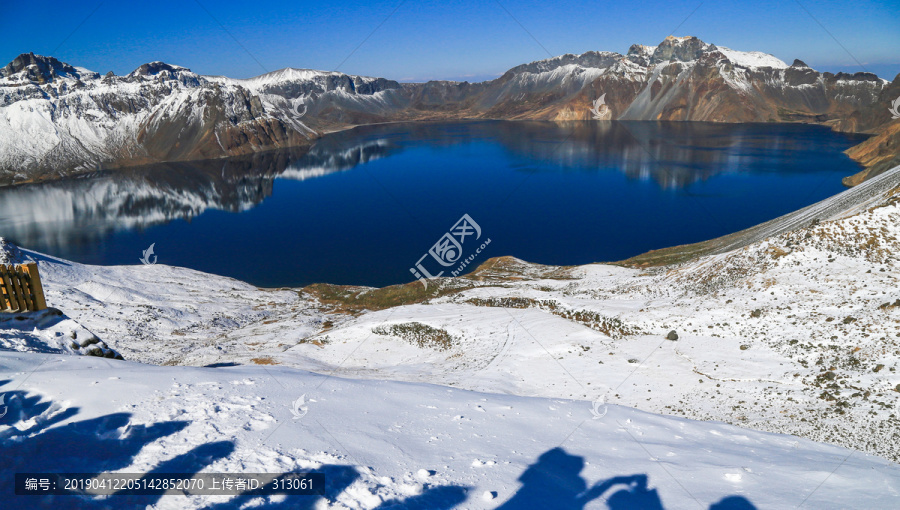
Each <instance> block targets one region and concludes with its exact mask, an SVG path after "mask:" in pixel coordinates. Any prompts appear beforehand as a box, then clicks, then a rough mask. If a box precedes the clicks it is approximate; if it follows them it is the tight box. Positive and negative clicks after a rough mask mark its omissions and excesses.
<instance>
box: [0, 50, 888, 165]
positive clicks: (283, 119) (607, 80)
mask: <svg viewBox="0 0 900 510" xmlns="http://www.w3.org/2000/svg"><path fill="white" fill-rule="evenodd" d="M898 95H900V82H898V80H897V79H896V78H895V80H894V82H893V83H890V82H888V81H886V80H883V79H880V78H878V77H877V76H875V75H873V74H869V73H856V74H852V75H850V74H844V73H838V74H831V73H819V72H817V71H815V70H813V69H811V68H809V67H808V66H806V65H805V64H804V63H803V62H801V61H799V60H796V61H794V63H793V64H791V65H787V64H786V63H785V62H782V61H781V60H779V59H777V58H775V57H773V56H771V55H766V54H763V53H759V52H742V51H736V50H732V49H729V48H725V47H718V46H716V45H713V44H708V43H705V42H703V41H701V40H699V39H697V38H695V37H681V38H676V37H668V38H666V40H664V41H662V42H661V43H660V44H658V45H656V46H643V45H633V46H632V47H631V48H630V49H629V51H628V52H627V53H626V54H625V55H622V54H619V53H614V52H587V53H583V54H581V55H562V56H559V57H554V58H551V59H546V60H541V61H537V62H532V63H530V64H524V65H521V66H517V67H515V68H513V69H510V70H509V71H507V72H506V73H505V74H504V75H503V76H501V77H500V78H498V79H496V80H492V81H487V82H482V83H468V82H445V81H440V82H428V83H414V84H400V83H398V82H396V81H392V80H387V79H384V78H370V77H361V76H352V75H346V74H343V73H337V72H324V71H312V70H306V69H291V68H288V69H282V70H279V71H275V72H272V73H268V74H265V75H262V76H258V77H255V78H251V79H247V80H236V79H230V78H226V77H219V76H201V75H198V74H196V73H193V72H191V71H190V70H189V69H187V68H184V67H179V66H174V65H170V64H165V63H162V62H152V63H149V64H144V65H142V66H140V67H139V68H137V69H136V70H135V71H133V72H132V73H130V74H128V75H127V76H114V75H112V74H107V75H106V76H100V75H99V74H98V73H95V72H92V71H88V70H86V69H82V68H78V67H74V66H71V65H69V64H65V63H62V62H60V61H58V60H57V59H55V58H53V57H44V56H38V55H34V54H23V55H20V56H19V57H17V58H16V59H15V60H13V61H12V62H11V63H9V64H8V65H7V66H6V67H4V68H2V69H0V144H2V148H3V150H2V151H0V183H11V182H21V181H27V180H31V179H43V178H52V177H57V176H60V175H67V174H71V173H77V172H84V171H90V170H93V169H96V168H97V167H98V166H99V167H124V166H134V165H140V164H144V163H153V162H161V161H180V160H197V159H208V158H220V157H225V156H234V155H241V154H248V153H253V152H258V151H264V150H268V149H274V148H280V147H291V146H299V147H305V146H309V145H310V144H311V142H312V141H314V140H315V139H317V138H318V137H319V136H320V135H322V134H324V133H327V132H331V131H335V130H340V129H345V128H347V127H351V126H355V125H361V124H369V123H375V122H387V121H399V120H425V119H435V120H437V119H461V118H467V119H484V118H492V119H536V120H555V121H562V120H587V119H591V118H593V114H592V113H591V112H590V111H589V109H590V108H591V107H592V106H593V104H594V101H596V100H598V99H599V98H601V97H602V98H603V101H604V103H605V104H604V105H601V106H598V110H597V111H598V113H599V114H600V115H599V117H600V118H605V119H637V120H694V121H716V122H815V123H823V124H827V125H829V126H832V127H833V128H834V129H839V130H845V131H858V132H880V130H883V129H886V127H885V126H889V125H891V124H890V122H891V118H890V114H889V111H888V107H889V105H890V101H891V100H893V99H894V97H895V96H898ZM891 139H892V138H891ZM891 139H887V140H886V141H885V142H884V143H880V144H879V145H878V146H877V147H876V148H875V149H867V150H866V151H865V153H864V154H860V155H859V158H860V159H861V160H863V161H864V162H865V163H866V164H867V165H869V164H870V163H871V165H870V166H878V169H877V170H878V171H881V170H883V169H884V168H886V167H887V165H889V164H890V162H891V161H893V160H894V159H893V158H894V157H895V156H896V148H895V145H892V144H891V143H890V140H891ZM885 148H886V149H885ZM878 150H881V151H882V152H884V150H886V151H887V155H886V156H885V155H884V154H883V153H882V152H878ZM873 151H875V152H878V156H877V157H871V156H870V154H872V152H873ZM875 174H877V172H875ZM873 175H874V174H873Z"/></svg>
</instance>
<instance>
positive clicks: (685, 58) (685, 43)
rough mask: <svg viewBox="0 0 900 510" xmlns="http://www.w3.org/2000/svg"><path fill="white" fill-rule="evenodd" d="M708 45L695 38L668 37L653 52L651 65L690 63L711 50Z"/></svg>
mask: <svg viewBox="0 0 900 510" xmlns="http://www.w3.org/2000/svg"><path fill="white" fill-rule="evenodd" d="M710 46H712V45H710V44H707V43H705V42H703V41H701V40H700V39H698V38H696V37H694V36H691V35H689V36H685V37H674V36H671V35H670V36H668V37H666V38H665V40H663V42H661V43H659V46H657V47H656V48H655V49H654V50H653V55H652V57H651V58H650V63H651V64H657V63H660V62H673V61H674V62H690V61H692V60H696V59H697V58H699V57H700V55H701V54H702V53H703V52H704V51H706V50H707V49H709V48H710Z"/></svg>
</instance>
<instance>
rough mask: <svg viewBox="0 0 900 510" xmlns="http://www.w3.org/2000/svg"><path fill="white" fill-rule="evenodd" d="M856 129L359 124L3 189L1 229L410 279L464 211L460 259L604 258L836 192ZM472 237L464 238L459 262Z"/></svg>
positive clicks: (332, 276)
mask: <svg viewBox="0 0 900 510" xmlns="http://www.w3.org/2000/svg"><path fill="white" fill-rule="evenodd" d="M863 139H864V137H863V136H860V135H847V134H841V133H834V132H832V131H830V130H828V129H826V128H823V127H819V126H806V125H790V124H713V123H681V122H637V121H635V122H631V121H627V122H571V123H562V124H556V123H550V122H508V121H486V122H456V123H403V124H389V125H379V126H368V127H363V128H357V129H354V130H350V131H346V132H342V133H336V134H333V135H329V136H326V137H325V138H323V139H321V140H320V141H319V142H317V144H316V145H315V146H314V147H313V148H312V149H311V150H310V151H309V152H308V153H306V154H300V153H297V152H296V151H281V152H272V153H265V154H257V155H254V156H250V157H242V158H232V159H227V160H212V161H203V162H192V163H171V164H163V165H155V166H151V167H143V168H137V169H128V170H120V171H106V172H98V173H96V174H91V175H88V176H82V177H79V178H72V179H65V180H60V181H54V182H47V183H39V184H30V185H22V186H16V187H9V188H0V236H5V237H8V238H11V239H13V240H14V241H16V242H17V243H19V244H21V245H23V246H26V247H28V248H31V249H35V250H37V251H42V252H45V253H50V254H52V255H57V256H61V257H64V258H68V259H71V260H75V261H78V262H84V263H90V264H104V265H109V264H140V261H139V258H140V257H141V255H142V250H145V249H146V248H147V247H148V246H149V245H150V244H151V243H155V246H154V251H155V253H156V255H157V256H158V259H157V260H158V262H159V263H163V264H170V265H177V266H185V267H190V268H194V269H198V270H201V271H206V272H210V273H216V274H221V275H227V276H232V277H235V278H238V279H241V280H245V281H248V282H251V283H254V284H257V285H260V286H267V287H277V286H300V285H305V284H309V283H313V282H329V283H340V284H357V285H374V286H383V285H388V284H394V283H403V282H409V281H412V280H413V279H414V277H413V275H412V274H411V273H410V267H411V266H413V265H414V264H415V263H416V262H417V261H419V260H420V258H421V257H422V256H423V255H425V254H426V253H428V250H429V248H431V247H432V246H433V245H434V244H435V243H436V242H437V241H438V240H439V239H440V238H441V237H442V236H443V235H444V234H445V233H446V232H447V231H448V229H450V227H451V226H452V225H453V224H454V223H455V222H456V221H457V220H458V219H460V217H461V216H462V215H463V214H468V215H470V217H471V218H472V219H473V220H474V221H475V222H476V223H477V224H478V226H479V227H480V228H481V235H482V238H481V239H480V240H479V241H478V243H482V242H483V241H485V240H486V239H490V240H491V243H490V244H489V245H488V246H486V248H485V249H484V251H483V252H482V253H480V254H479V255H478V257H477V259H476V260H474V261H473V262H472V263H471V265H470V266H469V267H468V268H466V271H469V270H471V269H473V268H474V267H475V266H477V264H478V263H480V262H483V261H484V260H487V259H488V258H489V257H494V256H499V255H513V256H516V257H519V258H521V259H525V260H528V261H532V262H538V263H544V264H585V263H590V262H598V261H613V260H621V259H624V258H627V257H630V256H633V255H637V254H640V253H643V252H646V251H648V250H651V249H656V248H663V247H667V246H673V245H678V244H686V243H692V242H697V241H702V240H706V239H711V238H714V237H717V236H721V235H724V234H729V233H732V232H735V231H738V230H741V229H743V228H747V227H750V226H752V225H755V224H757V223H761V222H764V221H767V220H770V219H772V218H775V217H777V216H780V215H782V214H786V213H788V212H791V211H794V210H796V209H799V208H801V207H804V206H806V205H809V204H812V203H814V202H817V201H819V200H822V199H823V198H826V197H828V196H831V195H834V194H836V193H839V192H840V191H842V190H843V189H844V188H843V187H842V185H841V178H842V177H844V176H846V175H850V174H853V173H855V172H857V171H859V169H860V167H859V165H857V164H856V163H854V162H853V161H852V160H850V159H849V158H848V157H847V156H846V155H844V154H843V153H842V151H843V150H845V149H847V148H849V147H851V146H852V145H855V144H856V143H859V142H860V141H862V140H863ZM465 239H473V237H472V236H469V237H468V238H465ZM475 244H477V243H464V245H463V246H461V248H462V255H463V259H464V258H465V257H467V256H468V255H470V254H471V253H472V252H474V249H475V246H474V245H475ZM423 264H430V266H429V268H428V270H429V271H431V272H432V273H436V272H437V270H440V269H447V270H449V269H452V268H445V267H442V266H438V265H435V259H433V258H431V257H430V256H428V257H426V259H424V262H423Z"/></svg>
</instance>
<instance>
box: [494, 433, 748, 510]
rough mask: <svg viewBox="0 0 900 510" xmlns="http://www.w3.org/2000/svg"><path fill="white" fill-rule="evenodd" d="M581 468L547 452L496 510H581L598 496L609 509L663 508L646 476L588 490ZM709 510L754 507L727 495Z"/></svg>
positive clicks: (559, 452) (575, 460)
mask: <svg viewBox="0 0 900 510" xmlns="http://www.w3.org/2000/svg"><path fill="white" fill-rule="evenodd" d="M582 469H584V458H583V457H579V456H577V455H571V454H569V453H567V452H566V451H565V450H563V449H562V448H553V449H552V450H548V451H546V452H544V453H543V454H542V455H541V456H540V457H539V458H538V460H537V461H536V462H535V463H534V464H531V465H530V466H528V468H527V469H526V470H525V471H524V472H523V473H522V475H521V476H520V477H519V481H520V482H521V483H522V487H521V488H520V489H519V490H518V492H516V494H515V495H513V497H512V498H510V499H509V500H508V501H507V502H506V503H504V504H503V505H501V506H500V507H499V508H500V509H502V510H519V509H524V510H530V509H544V508H555V509H558V510H581V509H583V508H584V507H585V505H587V504H588V503H590V502H591V501H593V500H595V499H597V498H600V497H603V498H604V500H605V502H606V505H607V506H608V507H609V509H610V510H664V508H665V507H664V506H663V503H662V500H661V499H660V497H659V493H658V492H657V491H656V489H650V488H648V487H647V482H648V479H647V475H645V474H636V475H629V476H615V477H612V478H609V479H607V480H600V481H598V482H596V483H595V484H594V485H592V486H591V487H588V485H587V482H586V481H585V480H584V478H582V477H581V471H582ZM709 510H756V507H755V506H753V504H752V503H750V501H748V500H747V499H746V498H744V497H742V496H729V497H726V498H724V499H722V500H721V501H719V502H717V503H714V504H713V505H711V506H710V507H709Z"/></svg>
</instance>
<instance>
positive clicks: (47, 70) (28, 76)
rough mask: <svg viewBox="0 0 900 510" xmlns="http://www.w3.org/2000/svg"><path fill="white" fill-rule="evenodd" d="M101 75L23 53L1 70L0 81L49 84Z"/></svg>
mask: <svg viewBox="0 0 900 510" xmlns="http://www.w3.org/2000/svg"><path fill="white" fill-rule="evenodd" d="M99 76H100V75H99V74H98V73H95V72H94V71H91V70H88V69H85V68H83V67H74V66H71V65H69V64H67V63H65V62H60V61H59V60H57V59H56V58H54V57H46V56H44V55H35V54H34V53H23V54H21V55H19V56H18V57H16V58H15V59H13V61H12V62H10V63H9V64H6V66H5V67H3V68H0V79H5V80H6V81H9V82H22V81H31V82H37V83H41V84H43V83H49V82H52V81H54V80H56V79H59V78H69V79H73V80H81V79H94V78H98V77H99Z"/></svg>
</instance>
